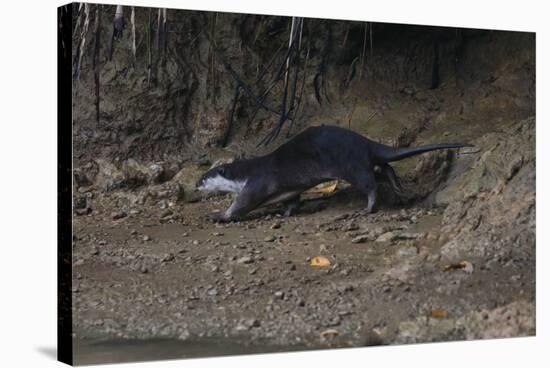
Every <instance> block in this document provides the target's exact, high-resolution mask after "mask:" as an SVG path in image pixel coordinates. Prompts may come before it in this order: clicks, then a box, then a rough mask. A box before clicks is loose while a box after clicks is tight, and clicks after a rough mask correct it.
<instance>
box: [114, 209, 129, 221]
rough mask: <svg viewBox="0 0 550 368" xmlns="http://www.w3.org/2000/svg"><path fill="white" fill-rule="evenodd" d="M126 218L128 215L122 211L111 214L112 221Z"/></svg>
mask: <svg viewBox="0 0 550 368" xmlns="http://www.w3.org/2000/svg"><path fill="white" fill-rule="evenodd" d="M126 216H128V214H127V213H126V212H124V211H119V212H115V213H113V214H112V217H113V220H119V219H121V218H124V217H126Z"/></svg>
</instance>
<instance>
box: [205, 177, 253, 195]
mask: <svg viewBox="0 0 550 368" xmlns="http://www.w3.org/2000/svg"><path fill="white" fill-rule="evenodd" d="M245 185H246V181H236V180H229V179H227V178H224V177H223V176H221V175H216V176H213V177H211V178H208V179H206V180H205V181H204V183H203V184H202V185H201V186H200V187H198V188H197V189H198V190H201V191H208V192H214V191H215V192H233V193H240V192H241V191H242V190H243V188H244V186H245Z"/></svg>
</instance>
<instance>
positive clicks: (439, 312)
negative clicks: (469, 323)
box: [432, 309, 449, 318]
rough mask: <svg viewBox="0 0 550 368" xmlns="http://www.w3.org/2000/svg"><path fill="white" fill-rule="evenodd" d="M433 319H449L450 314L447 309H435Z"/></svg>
mask: <svg viewBox="0 0 550 368" xmlns="http://www.w3.org/2000/svg"><path fill="white" fill-rule="evenodd" d="M432 317H433V318H447V317H449V312H447V311H446V310H445V309H434V310H432Z"/></svg>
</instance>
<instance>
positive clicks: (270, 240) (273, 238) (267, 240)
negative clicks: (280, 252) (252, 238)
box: [264, 235, 277, 243]
mask: <svg viewBox="0 0 550 368" xmlns="http://www.w3.org/2000/svg"><path fill="white" fill-rule="evenodd" d="M275 239H277V238H275V237H274V236H273V235H268V236H266V237H265V238H264V241H265V242H269V243H270V242H273V241H275Z"/></svg>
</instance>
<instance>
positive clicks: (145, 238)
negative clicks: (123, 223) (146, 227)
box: [143, 235, 151, 241]
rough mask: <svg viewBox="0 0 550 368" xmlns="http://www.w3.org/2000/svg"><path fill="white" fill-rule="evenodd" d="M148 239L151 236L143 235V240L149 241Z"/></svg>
mask: <svg viewBox="0 0 550 368" xmlns="http://www.w3.org/2000/svg"><path fill="white" fill-rule="evenodd" d="M149 240H151V237H150V236H149V235H144V236H143V241H149Z"/></svg>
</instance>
